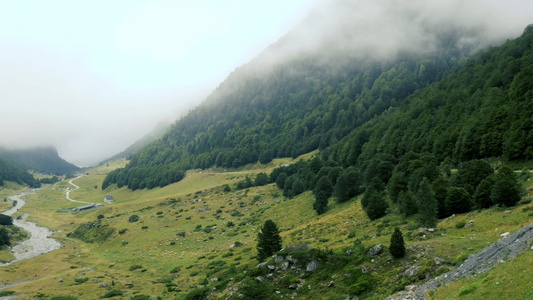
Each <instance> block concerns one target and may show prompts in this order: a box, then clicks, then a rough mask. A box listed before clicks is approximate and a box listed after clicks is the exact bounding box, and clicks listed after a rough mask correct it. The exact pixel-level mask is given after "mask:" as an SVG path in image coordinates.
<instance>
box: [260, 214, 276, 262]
mask: <svg viewBox="0 0 533 300" xmlns="http://www.w3.org/2000/svg"><path fill="white" fill-rule="evenodd" d="M257 240H258V241H257V252H258V258H259V261H264V260H265V259H266V258H267V257H269V256H271V255H272V254H274V253H276V252H278V251H279V250H281V237H280V236H279V230H278V226H277V225H276V223H274V222H273V221H272V220H266V221H265V224H264V225H263V227H262V228H261V230H260V231H259V233H258V234H257Z"/></svg>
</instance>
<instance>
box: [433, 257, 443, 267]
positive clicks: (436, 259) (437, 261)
mask: <svg viewBox="0 0 533 300" xmlns="http://www.w3.org/2000/svg"><path fill="white" fill-rule="evenodd" d="M433 262H434V263H435V265H437V266H438V265H440V264H442V263H443V261H442V259H440V258H438V257H435V258H434V259H433Z"/></svg>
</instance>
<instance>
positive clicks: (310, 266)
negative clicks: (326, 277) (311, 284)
mask: <svg viewBox="0 0 533 300" xmlns="http://www.w3.org/2000/svg"><path fill="white" fill-rule="evenodd" d="M316 269H318V262H317V261H315V260H313V261H311V262H310V263H308V264H307V268H306V269H305V270H306V271H307V272H309V273H314V272H315V271H316Z"/></svg>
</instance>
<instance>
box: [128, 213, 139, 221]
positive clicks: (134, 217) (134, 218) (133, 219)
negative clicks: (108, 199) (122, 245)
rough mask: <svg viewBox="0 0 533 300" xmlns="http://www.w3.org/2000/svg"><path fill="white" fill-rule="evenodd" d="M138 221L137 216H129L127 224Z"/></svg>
mask: <svg viewBox="0 0 533 300" xmlns="http://www.w3.org/2000/svg"><path fill="white" fill-rule="evenodd" d="M137 221H139V216H138V215H131V216H130V218H129V219H128V222H130V223H135V222H137Z"/></svg>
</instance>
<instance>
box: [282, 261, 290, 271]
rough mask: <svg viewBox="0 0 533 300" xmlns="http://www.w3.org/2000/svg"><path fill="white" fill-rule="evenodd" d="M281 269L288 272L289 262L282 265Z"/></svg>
mask: <svg viewBox="0 0 533 300" xmlns="http://www.w3.org/2000/svg"><path fill="white" fill-rule="evenodd" d="M280 268H281V270H283V271H287V269H288V268H289V262H288V261H286V262H284V263H282V264H281V267H280Z"/></svg>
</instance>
